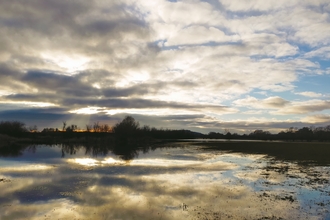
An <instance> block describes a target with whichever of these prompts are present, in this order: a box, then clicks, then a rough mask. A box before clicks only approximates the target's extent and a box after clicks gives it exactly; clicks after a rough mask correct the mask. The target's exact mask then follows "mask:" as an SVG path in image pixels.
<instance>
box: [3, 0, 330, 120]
mask: <svg viewBox="0 0 330 220" xmlns="http://www.w3.org/2000/svg"><path fill="white" fill-rule="evenodd" d="M0 4H1V7H0V34H1V36H2V37H1V39H0V47H1V48H2V50H1V51H0V86H1V87H0V99H1V103H6V102H7V105H3V106H6V107H3V108H2V109H0V110H8V109H9V108H12V107H13V105H15V107H13V108H14V109H16V110H17V108H18V106H20V107H21V108H22V109H29V108H32V107H35V106H36V105H37V104H38V103H39V105H40V106H41V105H43V106H44V105H45V104H46V103H47V104H48V105H53V106H57V107H58V108H65V109H67V112H76V113H77V114H78V113H81V112H84V110H86V109H89V108H100V109H102V110H103V111H102V112H98V113H102V114H104V113H109V114H111V115H116V114H125V113H132V114H148V115H149V116H150V115H153V116H155V115H158V117H167V116H169V117H171V116H172V115H173V114H172V111H173V110H175V114H177V115H199V114H202V115H205V117H206V118H212V117H216V118H220V116H222V115H223V114H228V113H233V114H234V113H235V114H237V118H240V117H241V115H239V114H241V113H242V112H239V111H238V110H237V109H236V107H248V108H250V110H251V111H250V112H249V113H250V114H252V113H255V114H258V115H259V113H260V111H262V112H263V114H268V115H270V114H281V115H294V114H299V115H300V114H309V113H310V112H313V111H314V112H315V111H316V112H317V111H322V109H324V110H325V109H327V107H326V106H327V104H324V103H323V104H322V103H321V102H320V103H318V102H315V104H316V106H315V107H307V105H309V104H310V103H312V102H305V103H303V102H296V101H294V100H292V98H291V97H290V96H287V95H285V94H288V93H282V92H285V91H286V92H294V91H306V92H301V93H299V95H303V96H307V97H312V98H318V97H321V94H322V93H318V92H316V91H312V90H311V91H309V90H310V89H305V88H302V87H303V86H302V84H300V82H301V80H304V76H306V75H308V76H310V77H314V76H315V75H317V74H324V73H327V72H329V71H328V66H327V64H325V62H323V61H322V60H326V59H327V57H328V55H327V52H328V51H329V44H330V40H329V39H330V32H329V30H330V29H329V27H330V25H329V19H328V14H329V12H330V10H329V8H330V5H329V3H328V2H327V1H326V0H320V1H313V2H312V1H302V2H301V1H296V0H295V1H290V2H288V1H282V0H280V1H276V2H270V3H265V2H263V1H259V0H258V1H251V2H238V1H228V0H222V1H199V0H194V1H176V2H172V1H165V0H155V1H152V2H150V1H146V0H141V1H133V0H123V1H116V2H102V1H99V0H95V1H88V2H83V1H70V2H59V1H55V0H50V1H47V2H45V1H42V0H32V1H29V3H23V2H21V1H19V0H13V1H6V2H2V3H0ZM256 90H258V91H260V92H263V93H265V94H269V95H270V96H271V97H269V98H267V99H255V98H253V97H252V95H251V92H252V91H256ZM320 91H322V90H320ZM283 94H284V95H283ZM240 97H246V98H243V99H242V98H240ZM15 103H16V104H15ZM224 103H226V104H224ZM48 107H49V106H48ZM254 109H257V110H260V111H254ZM263 109H266V111H263ZM253 111H254V112H253ZM59 114H62V112H59ZM68 114H69V113H68ZM69 115H71V113H70V114H69ZM305 116H306V115H305ZM288 117H289V116H288ZM290 117H291V116H290ZM295 117H300V116H297V115H295ZM204 119H205V118H204ZM204 119H203V120H204ZM191 120H192V123H191V124H193V123H194V122H196V123H197V124H198V123H199V122H201V120H202V119H200V118H196V119H191ZM227 120H228V121H229V120H230V118H229V117H228V118H227ZM160 121H162V119H161V120H160ZM205 126H206V125H205Z"/></svg>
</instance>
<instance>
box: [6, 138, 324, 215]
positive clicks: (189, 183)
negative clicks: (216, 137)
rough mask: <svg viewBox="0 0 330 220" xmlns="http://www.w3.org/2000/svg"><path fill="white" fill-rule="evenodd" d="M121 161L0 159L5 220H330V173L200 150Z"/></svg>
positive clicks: (62, 155) (91, 153)
mask: <svg viewBox="0 0 330 220" xmlns="http://www.w3.org/2000/svg"><path fill="white" fill-rule="evenodd" d="M242 144H244V143H242ZM118 154H120V153H118V152H116V154H115V153H113V152H112V151H110V150H107V149H94V148H90V147H85V146H81V145H77V146H65V145H53V146H46V145H37V146H27V147H25V148H21V149H20V150H18V151H14V152H9V153H8V152H6V153H5V154H2V155H0V219H3V220H5V219H112V220H116V219H117V220H119V219H123V220H124V219H164V220H165V219H171V220H172V219H180V220H181V219H330V213H329V210H330V184H329V179H330V166H307V165H300V164H299V163H296V162H292V161H291V162H289V161H278V160H276V159H274V158H271V157H269V156H265V155H260V154H258V155H257V154H243V153H228V152H226V151H219V150H210V149H207V150H206V149H205V147H204V146H203V144H202V143H201V144H200V145H196V144H194V145H192V144H190V143H177V144H173V143H172V144H170V145H168V146H166V145H165V146H162V147H159V148H153V149H143V150H141V151H133V152H130V154H129V155H122V154H121V155H118Z"/></svg>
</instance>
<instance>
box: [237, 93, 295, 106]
mask: <svg viewBox="0 0 330 220" xmlns="http://www.w3.org/2000/svg"><path fill="white" fill-rule="evenodd" d="M233 103H234V104H235V105H237V106H241V107H248V108H255V109H279V108H283V107H284V106H286V105H287V104H288V103H289V101H287V100H284V99H283V98H281V97H279V96H274V97H268V98H266V99H263V100H258V99H257V98H255V97H251V96H248V97H246V98H244V99H238V100H235V101H234V102H233Z"/></svg>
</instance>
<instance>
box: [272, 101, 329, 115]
mask: <svg viewBox="0 0 330 220" xmlns="http://www.w3.org/2000/svg"><path fill="white" fill-rule="evenodd" d="M327 109H330V102H329V101H324V100H318V99H313V100H308V101H299V102H298V101H293V102H291V103H290V105H287V106H286V107H285V108H281V109H278V110H277V111H274V112H272V113H273V114H278V115H289V114H306V113H312V112H320V111H323V110H327Z"/></svg>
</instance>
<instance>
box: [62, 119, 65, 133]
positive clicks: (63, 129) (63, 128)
mask: <svg viewBox="0 0 330 220" xmlns="http://www.w3.org/2000/svg"><path fill="white" fill-rule="evenodd" d="M65 128H66V121H63V127H62V131H65Z"/></svg>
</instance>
